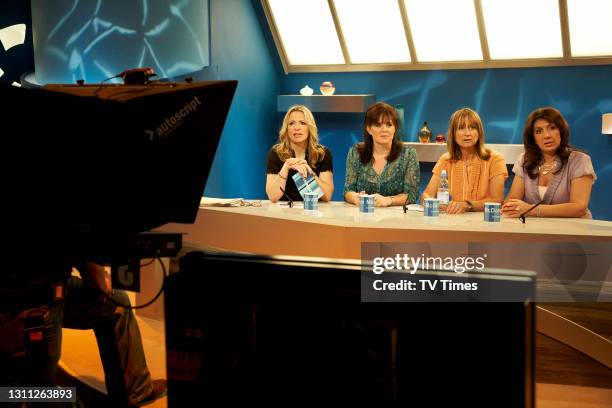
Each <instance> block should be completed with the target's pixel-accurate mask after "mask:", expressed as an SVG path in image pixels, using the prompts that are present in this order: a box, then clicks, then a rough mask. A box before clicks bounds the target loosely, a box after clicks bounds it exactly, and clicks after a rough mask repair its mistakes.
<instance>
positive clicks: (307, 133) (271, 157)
mask: <svg viewBox="0 0 612 408" xmlns="http://www.w3.org/2000/svg"><path fill="white" fill-rule="evenodd" d="M332 172H333V163H332V154H331V152H330V151H329V149H328V148H327V147H325V146H322V145H320V144H319V133H318V130H317V124H316V122H315V119H314V116H313V115H312V112H311V111H310V109H308V108H307V107H305V106H303V105H295V106H292V107H290V108H289V110H288V111H287V113H286V114H285V117H284V118H283V124H282V125H281V128H280V130H279V132H278V143H277V144H275V145H274V146H272V148H271V149H270V151H269V152H268V163H267V165H266V174H267V175H266V193H267V194H268V198H269V199H270V201H272V202H273V203H274V202H276V201H278V200H279V199H281V198H282V197H283V194H285V193H286V196H287V197H289V198H290V199H291V200H293V201H303V198H302V196H301V195H300V193H299V192H298V189H297V186H296V185H295V183H294V181H293V179H292V178H293V175H294V174H296V173H299V174H300V175H301V176H302V177H303V178H304V179H306V178H307V177H308V176H309V175H312V176H313V177H314V179H315V180H316V181H317V184H319V187H320V188H321V191H322V192H323V195H322V196H321V201H330V200H331V197H332V194H333V192H334V176H333V173H332ZM283 191H284V192H285V193H283Z"/></svg>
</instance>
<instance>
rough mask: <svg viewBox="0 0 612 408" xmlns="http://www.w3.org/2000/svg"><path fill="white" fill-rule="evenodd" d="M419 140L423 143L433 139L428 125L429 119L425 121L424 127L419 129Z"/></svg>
mask: <svg viewBox="0 0 612 408" xmlns="http://www.w3.org/2000/svg"><path fill="white" fill-rule="evenodd" d="M418 135H419V142H421V143H429V142H430V141H431V135H432V132H431V129H429V126H427V121H425V122H424V123H423V127H422V128H421V130H419V133H418Z"/></svg>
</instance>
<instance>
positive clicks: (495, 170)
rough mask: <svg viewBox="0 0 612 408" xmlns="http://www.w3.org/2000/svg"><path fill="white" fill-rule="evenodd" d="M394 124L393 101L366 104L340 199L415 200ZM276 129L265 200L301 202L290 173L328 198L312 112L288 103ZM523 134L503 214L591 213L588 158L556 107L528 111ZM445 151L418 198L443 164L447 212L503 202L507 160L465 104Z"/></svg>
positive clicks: (412, 158) (431, 191) (382, 203)
mask: <svg viewBox="0 0 612 408" xmlns="http://www.w3.org/2000/svg"><path fill="white" fill-rule="evenodd" d="M397 129H398V119H397V114H396V111H395V109H394V108H393V107H392V106H390V105H388V104H386V103H381V102H379V103H376V104H374V105H372V106H371V107H370V108H369V109H368V110H367V112H366V115H365V120H364V141H363V142H361V143H357V144H355V145H354V146H352V147H351V149H350V150H349V152H348V156H347V159H346V178H345V184H344V199H345V200H346V201H347V202H348V203H351V204H355V205H358V204H359V195H361V194H373V195H374V197H375V198H374V200H375V205H376V206H377V207H388V206H391V205H404V204H405V203H414V202H416V201H417V197H418V191H419V184H420V172H419V163H418V159H417V154H416V151H415V149H414V148H412V147H410V146H408V145H405V144H403V143H402V142H401V140H400V139H399V138H398V136H397ZM279 135H280V141H279V143H278V144H276V145H274V146H273V147H272V149H271V150H270V153H269V155H268V166H267V173H268V174H267V179H266V192H267V194H268V198H269V199H270V201H272V202H276V201H277V200H279V199H281V198H282V197H283V196H284V195H286V196H288V197H289V198H290V199H291V200H302V197H301V195H300V194H299V192H298V191H297V188H296V186H295V183H294V182H293V180H292V181H291V182H287V179H288V178H289V177H291V176H293V174H296V173H299V174H300V175H301V176H302V177H304V178H306V177H307V176H308V175H309V174H312V175H313V176H314V177H315V180H316V181H317V183H318V184H319V186H320V187H321V190H322V192H323V193H324V194H323V196H322V197H321V199H322V200H324V201H329V200H331V196H332V193H333V188H334V187H333V175H332V156H331V152H330V151H329V149H327V148H326V147H323V146H321V145H319V144H318V134H317V127H316V124H315V121H314V117H313V115H312V113H311V112H310V110H308V108H306V107H304V106H294V107H292V108H290V109H289V111H288V112H287V114H286V115H285V118H284V120H283V124H282V126H281V130H280V132H279ZM523 139H524V148H525V152H524V153H523V154H521V155H520V156H519V157H518V159H517V162H516V163H515V164H514V167H513V169H512V171H513V173H514V174H515V177H514V181H513V183H512V187H511V188H510V192H509V194H508V197H507V198H506V200H505V202H504V204H503V206H502V212H503V214H504V216H507V217H519V216H521V215H525V216H538V217H586V218H591V214H590V212H589V210H588V203H589V198H590V193H591V188H592V184H593V183H594V181H595V180H596V178H597V177H596V175H595V171H594V170H593V165H592V163H591V159H590V157H589V156H588V155H587V154H585V153H583V152H581V151H579V150H577V149H575V148H572V147H571V146H570V145H569V126H568V124H567V122H566V121H565V119H564V118H563V116H562V115H561V113H560V112H559V111H558V110H556V109H554V108H540V109H536V110H535V111H533V112H532V113H531V114H530V115H529V117H528V118H527V121H526V123H525V129H524V132H523ZM447 150H448V151H447V152H446V153H445V154H443V155H442V156H441V157H440V159H439V160H438V162H437V163H436V165H435V166H434V169H433V175H432V177H431V180H430V181H429V183H428V185H427V187H426V188H425V190H424V192H423V195H422V197H421V201H423V200H424V199H425V198H427V197H435V195H436V192H437V189H438V184H439V181H440V174H441V172H442V170H446V174H447V176H448V181H449V192H450V196H451V201H450V202H449V204H448V206H447V207H446V209H445V210H446V212H447V213H448V214H460V213H464V212H469V211H482V210H483V209H484V203H485V202H500V203H501V202H502V201H503V197H504V182H505V180H506V178H508V172H507V170H506V163H505V161H504V159H503V157H502V156H501V154H499V153H497V152H495V151H494V150H491V149H488V148H487V147H486V146H485V135H484V127H483V125H482V121H481V119H480V117H479V116H478V114H477V113H476V112H475V111H473V110H471V109H469V108H463V109H459V110H458V111H456V112H455V113H453V114H452V116H451V118H450V121H449V129H448V142H447ZM285 193H286V194H285ZM535 204H540V205H537V206H535Z"/></svg>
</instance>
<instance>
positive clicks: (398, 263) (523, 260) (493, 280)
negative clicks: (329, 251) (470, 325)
mask: <svg viewBox="0 0 612 408" xmlns="http://www.w3.org/2000/svg"><path fill="white" fill-rule="evenodd" d="M610 249H611V248H610V244H608V243H535V244H534V243H529V244H520V243H519V244H506V243H478V242H476V243H464V244H430V243H364V244H362V279H361V299H362V301H364V302H432V301H434V302H458V301H480V302H483V301H484V302H524V301H533V300H540V301H555V302H576V301H589V302H597V301H608V302H609V301H611V300H612V268H611V266H612V251H610Z"/></svg>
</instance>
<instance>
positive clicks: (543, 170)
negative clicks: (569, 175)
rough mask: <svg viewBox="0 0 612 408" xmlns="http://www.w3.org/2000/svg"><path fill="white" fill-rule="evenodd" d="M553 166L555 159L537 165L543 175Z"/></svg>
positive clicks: (555, 162)
mask: <svg viewBox="0 0 612 408" xmlns="http://www.w3.org/2000/svg"><path fill="white" fill-rule="evenodd" d="M555 167H557V159H554V160H553V161H552V163H550V164H546V163H542V164H540V165H539V166H538V171H539V172H540V173H542V175H543V176H545V175H547V174H548V173H550V171H551V170H553V169H554V168H555Z"/></svg>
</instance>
